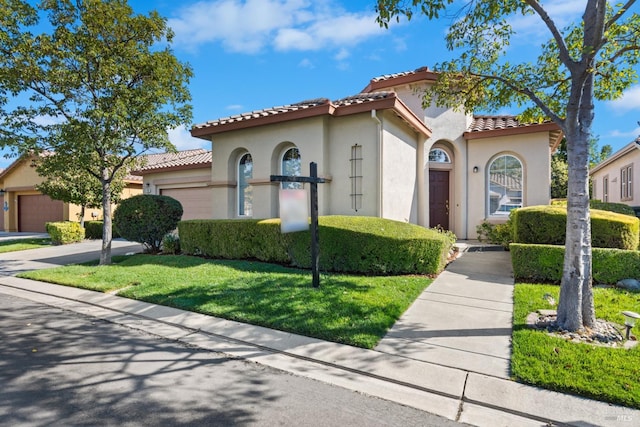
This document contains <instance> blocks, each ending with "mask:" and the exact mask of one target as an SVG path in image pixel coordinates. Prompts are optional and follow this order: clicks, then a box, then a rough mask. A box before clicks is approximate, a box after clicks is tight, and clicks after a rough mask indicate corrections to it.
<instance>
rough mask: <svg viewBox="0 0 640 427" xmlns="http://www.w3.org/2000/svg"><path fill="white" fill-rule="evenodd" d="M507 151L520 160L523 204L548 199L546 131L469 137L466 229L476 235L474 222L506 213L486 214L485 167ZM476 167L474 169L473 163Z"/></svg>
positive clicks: (498, 219) (493, 219)
mask: <svg viewBox="0 0 640 427" xmlns="http://www.w3.org/2000/svg"><path fill="white" fill-rule="evenodd" d="M504 154H510V155H513V156H515V157H517V158H518V159H519V160H520V161H521V162H522V167H523V181H524V182H523V194H522V197H523V200H522V203H523V206H534V205H546V204H549V201H550V187H549V183H550V180H551V166H550V150H549V134H548V132H539V133H535V134H526V135H514V136H502V137H495V138H482V139H473V140H470V141H469V159H470V160H469V168H468V170H467V173H468V176H469V184H468V188H469V214H468V215H469V222H468V228H467V233H468V235H469V236H471V237H470V238H476V237H477V233H476V226H477V225H479V224H481V223H482V222H483V221H484V220H488V221H489V222H492V223H500V222H505V221H506V220H507V218H508V217H507V216H500V217H497V216H493V217H492V216H489V215H488V207H487V191H486V189H487V186H488V180H489V176H488V167H489V164H490V163H491V162H492V161H493V159H495V158H496V157H498V156H500V155H504ZM474 166H477V167H478V169H479V171H478V172H477V173H473V167H474Z"/></svg>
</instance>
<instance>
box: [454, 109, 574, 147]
mask: <svg viewBox="0 0 640 427" xmlns="http://www.w3.org/2000/svg"><path fill="white" fill-rule="evenodd" d="M533 132H549V147H551V150H552V151H553V150H555V149H556V148H557V147H558V145H559V144H560V141H561V140H562V130H561V129H560V127H559V126H558V125H557V124H555V123H554V122H552V121H550V120H548V121H544V122H542V123H522V122H520V121H518V119H517V118H516V117H515V116H507V115H503V116H474V117H473V121H472V122H471V124H470V125H469V127H468V128H467V130H466V132H465V133H464V137H465V138H466V139H478V138H491V137H494V136H505V135H518V134H524V133H533Z"/></svg>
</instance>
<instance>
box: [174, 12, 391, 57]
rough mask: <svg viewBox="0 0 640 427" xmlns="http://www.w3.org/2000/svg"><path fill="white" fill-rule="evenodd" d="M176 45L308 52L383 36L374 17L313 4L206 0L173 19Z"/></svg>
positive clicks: (192, 47) (240, 50) (186, 47)
mask: <svg viewBox="0 0 640 427" xmlns="http://www.w3.org/2000/svg"><path fill="white" fill-rule="evenodd" d="M168 23H169V26H170V27H171V28H172V29H173V31H174V32H175V44H176V46H180V47H183V48H185V49H188V50H196V49H197V48H198V47H199V46H200V45H203V44H206V43H221V44H222V45H223V47H224V48H225V49H227V50H229V51H232V52H241V53H247V54H253V53H258V52H260V51H261V50H263V49H265V48H267V47H272V48H274V49H276V50H279V51H290V50H298V51H306V50H318V49H322V48H326V47H328V48H335V47H341V46H353V45H355V44H357V43H360V42H361V41H363V40H366V39H368V38H370V37H373V36H376V35H379V34H382V33H384V30H383V29H381V28H380V26H379V25H378V24H377V23H376V22H375V15H374V14H372V13H369V12H367V13H351V12H346V11H345V10H344V9H343V8H341V7H340V6H339V5H337V4H335V3H334V2H328V3H327V2H315V1H310V0H202V1H199V2H197V3H194V4H192V5H189V6H187V7H184V8H182V9H180V11H179V12H178V15H177V16H176V17H174V18H172V19H169V21H168Z"/></svg>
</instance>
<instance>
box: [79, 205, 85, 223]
mask: <svg viewBox="0 0 640 427" xmlns="http://www.w3.org/2000/svg"><path fill="white" fill-rule="evenodd" d="M84 211H85V207H84V205H82V206H80V227H82V228H84Z"/></svg>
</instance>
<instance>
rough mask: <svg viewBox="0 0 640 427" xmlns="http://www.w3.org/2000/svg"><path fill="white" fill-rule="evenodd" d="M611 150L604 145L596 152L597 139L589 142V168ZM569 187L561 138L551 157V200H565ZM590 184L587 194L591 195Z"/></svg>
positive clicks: (609, 153) (607, 155)
mask: <svg viewBox="0 0 640 427" xmlns="http://www.w3.org/2000/svg"><path fill="white" fill-rule="evenodd" d="M612 152H613V148H612V147H611V145H609V144H605V145H603V146H602V148H600V150H598V138H591V139H590V140H589V168H592V167H594V166H595V165H597V164H598V163H600V162H603V161H604V160H606V159H607V158H608V157H609V156H611V153H612ZM568 186H569V165H568V164H567V140H566V138H563V139H562V141H561V142H560V145H559V146H558V149H557V150H556V152H555V153H553V155H552V156H551V198H554V199H558V198H562V199H564V198H566V197H567V188H568ZM591 188H592V187H591V184H589V193H591Z"/></svg>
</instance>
